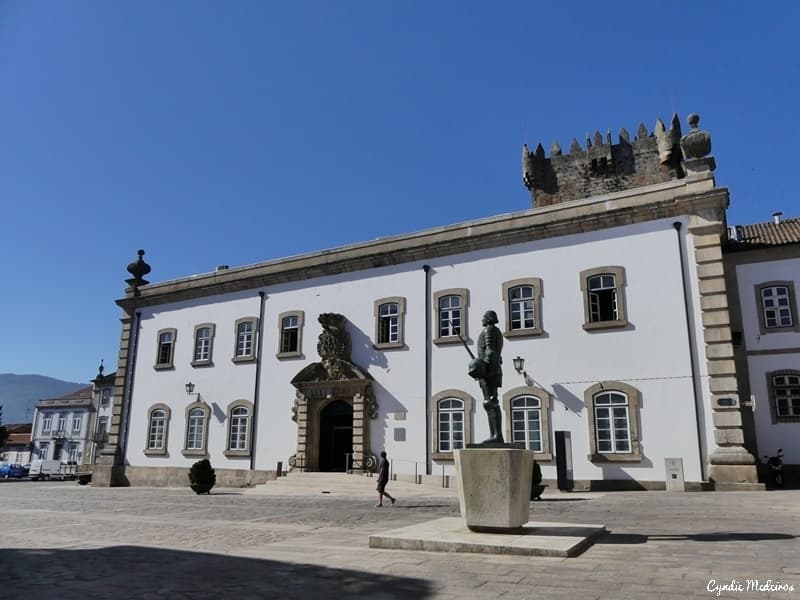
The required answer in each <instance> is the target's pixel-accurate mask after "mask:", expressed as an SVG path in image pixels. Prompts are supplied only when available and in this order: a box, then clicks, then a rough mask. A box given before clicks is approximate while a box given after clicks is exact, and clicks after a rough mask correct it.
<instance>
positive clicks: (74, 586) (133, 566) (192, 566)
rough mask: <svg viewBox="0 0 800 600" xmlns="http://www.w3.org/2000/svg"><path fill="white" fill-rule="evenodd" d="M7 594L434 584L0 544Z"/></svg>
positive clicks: (177, 555) (197, 593)
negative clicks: (7, 546)
mask: <svg viewBox="0 0 800 600" xmlns="http://www.w3.org/2000/svg"><path fill="white" fill-rule="evenodd" d="M0 572H2V573H3V580H4V581H3V585H2V597H3V598H4V599H9V600H10V599H12V598H13V599H15V600H23V599H28V598H30V599H34V598H36V599H39V598H48V597H53V593H54V592H55V590H57V591H58V597H60V598H82V599H83V598H92V599H94V598H192V599H193V600H196V599H198V598H200V599H203V598H209V599H211V598H213V599H215V600H216V599H218V598H240V599H245V598H290V599H295V598H297V599H301V598H302V599H307V598H337V600H342V599H356V598H359V599H362V598H377V599H381V598H387V599H388V598H414V599H424V598H429V597H431V596H432V595H433V589H432V585H431V583H430V582H428V581H425V580H422V579H413V578H408V577H394V576H389V575H381V574H374V573H365V572H361V571H352V570H348V569H331V568H328V567H324V566H318V565H310V564H295V563H285V562H278V561H274V560H261V559H253V558H239V557H235V556H226V555H220V554H209V553H204V552H187V551H181V550H163V549H159V548H147V547H141V546H116V547H109V548H99V549H90V550H64V549H37V550H32V549H31V550H28V549H25V550H22V549H2V551H1V552H0Z"/></svg>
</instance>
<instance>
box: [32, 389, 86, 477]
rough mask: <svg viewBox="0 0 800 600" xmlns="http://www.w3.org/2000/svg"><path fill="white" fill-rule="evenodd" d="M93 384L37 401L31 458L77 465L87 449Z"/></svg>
mask: <svg viewBox="0 0 800 600" xmlns="http://www.w3.org/2000/svg"><path fill="white" fill-rule="evenodd" d="M92 396H93V386H91V385H90V386H87V387H84V388H81V389H79V390H77V391H75V392H71V393H69V394H66V395H65V396H61V397H60V398H51V399H45V400H39V401H38V402H37V403H36V407H35V411H34V414H33V423H32V436H31V437H32V443H33V448H32V452H33V456H32V458H33V459H48V460H58V461H61V462H62V463H69V464H74V465H77V464H80V463H81V462H82V461H83V459H84V457H85V456H86V455H87V452H89V451H90V449H91V446H90V443H89V435H90V433H89V432H90V431H91V427H92V422H93V419H94V416H95V412H96V411H95V407H94V403H93V397H92Z"/></svg>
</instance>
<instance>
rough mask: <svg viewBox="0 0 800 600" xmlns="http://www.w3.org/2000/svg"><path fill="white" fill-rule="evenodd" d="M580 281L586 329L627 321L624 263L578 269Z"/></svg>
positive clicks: (624, 323) (606, 327)
mask: <svg viewBox="0 0 800 600" xmlns="http://www.w3.org/2000/svg"><path fill="white" fill-rule="evenodd" d="M580 285H581V292H582V295H583V321H584V322H583V328H584V329H585V330H587V331H591V330H593V329H610V328H617V327H625V326H627V325H628V316H627V312H626V307H625V269H624V267H612V266H608V267H596V268H594V269H587V270H585V271H581V274H580Z"/></svg>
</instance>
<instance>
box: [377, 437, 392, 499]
mask: <svg viewBox="0 0 800 600" xmlns="http://www.w3.org/2000/svg"><path fill="white" fill-rule="evenodd" d="M387 483H389V461H388V460H387V459H386V451H385V450H384V451H383V452H381V462H380V464H379V465H378V503H377V504H376V505H375V506H383V497H384V496H386V497H387V498H388V499H389V500H391V501H392V504H394V501H395V499H394V498H393V497H392V496H390V495H389V494H388V493H387V492H386V484H387Z"/></svg>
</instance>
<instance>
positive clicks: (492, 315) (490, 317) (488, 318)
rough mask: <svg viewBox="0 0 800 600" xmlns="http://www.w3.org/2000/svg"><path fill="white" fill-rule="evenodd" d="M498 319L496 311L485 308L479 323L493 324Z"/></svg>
mask: <svg viewBox="0 0 800 600" xmlns="http://www.w3.org/2000/svg"><path fill="white" fill-rule="evenodd" d="M499 321H500V319H498V318H497V313H496V312H494V311H493V310H487V311H486V312H485V313H483V319H482V320H481V323H483V324H484V325H495V324H496V323H498V322H499Z"/></svg>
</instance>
